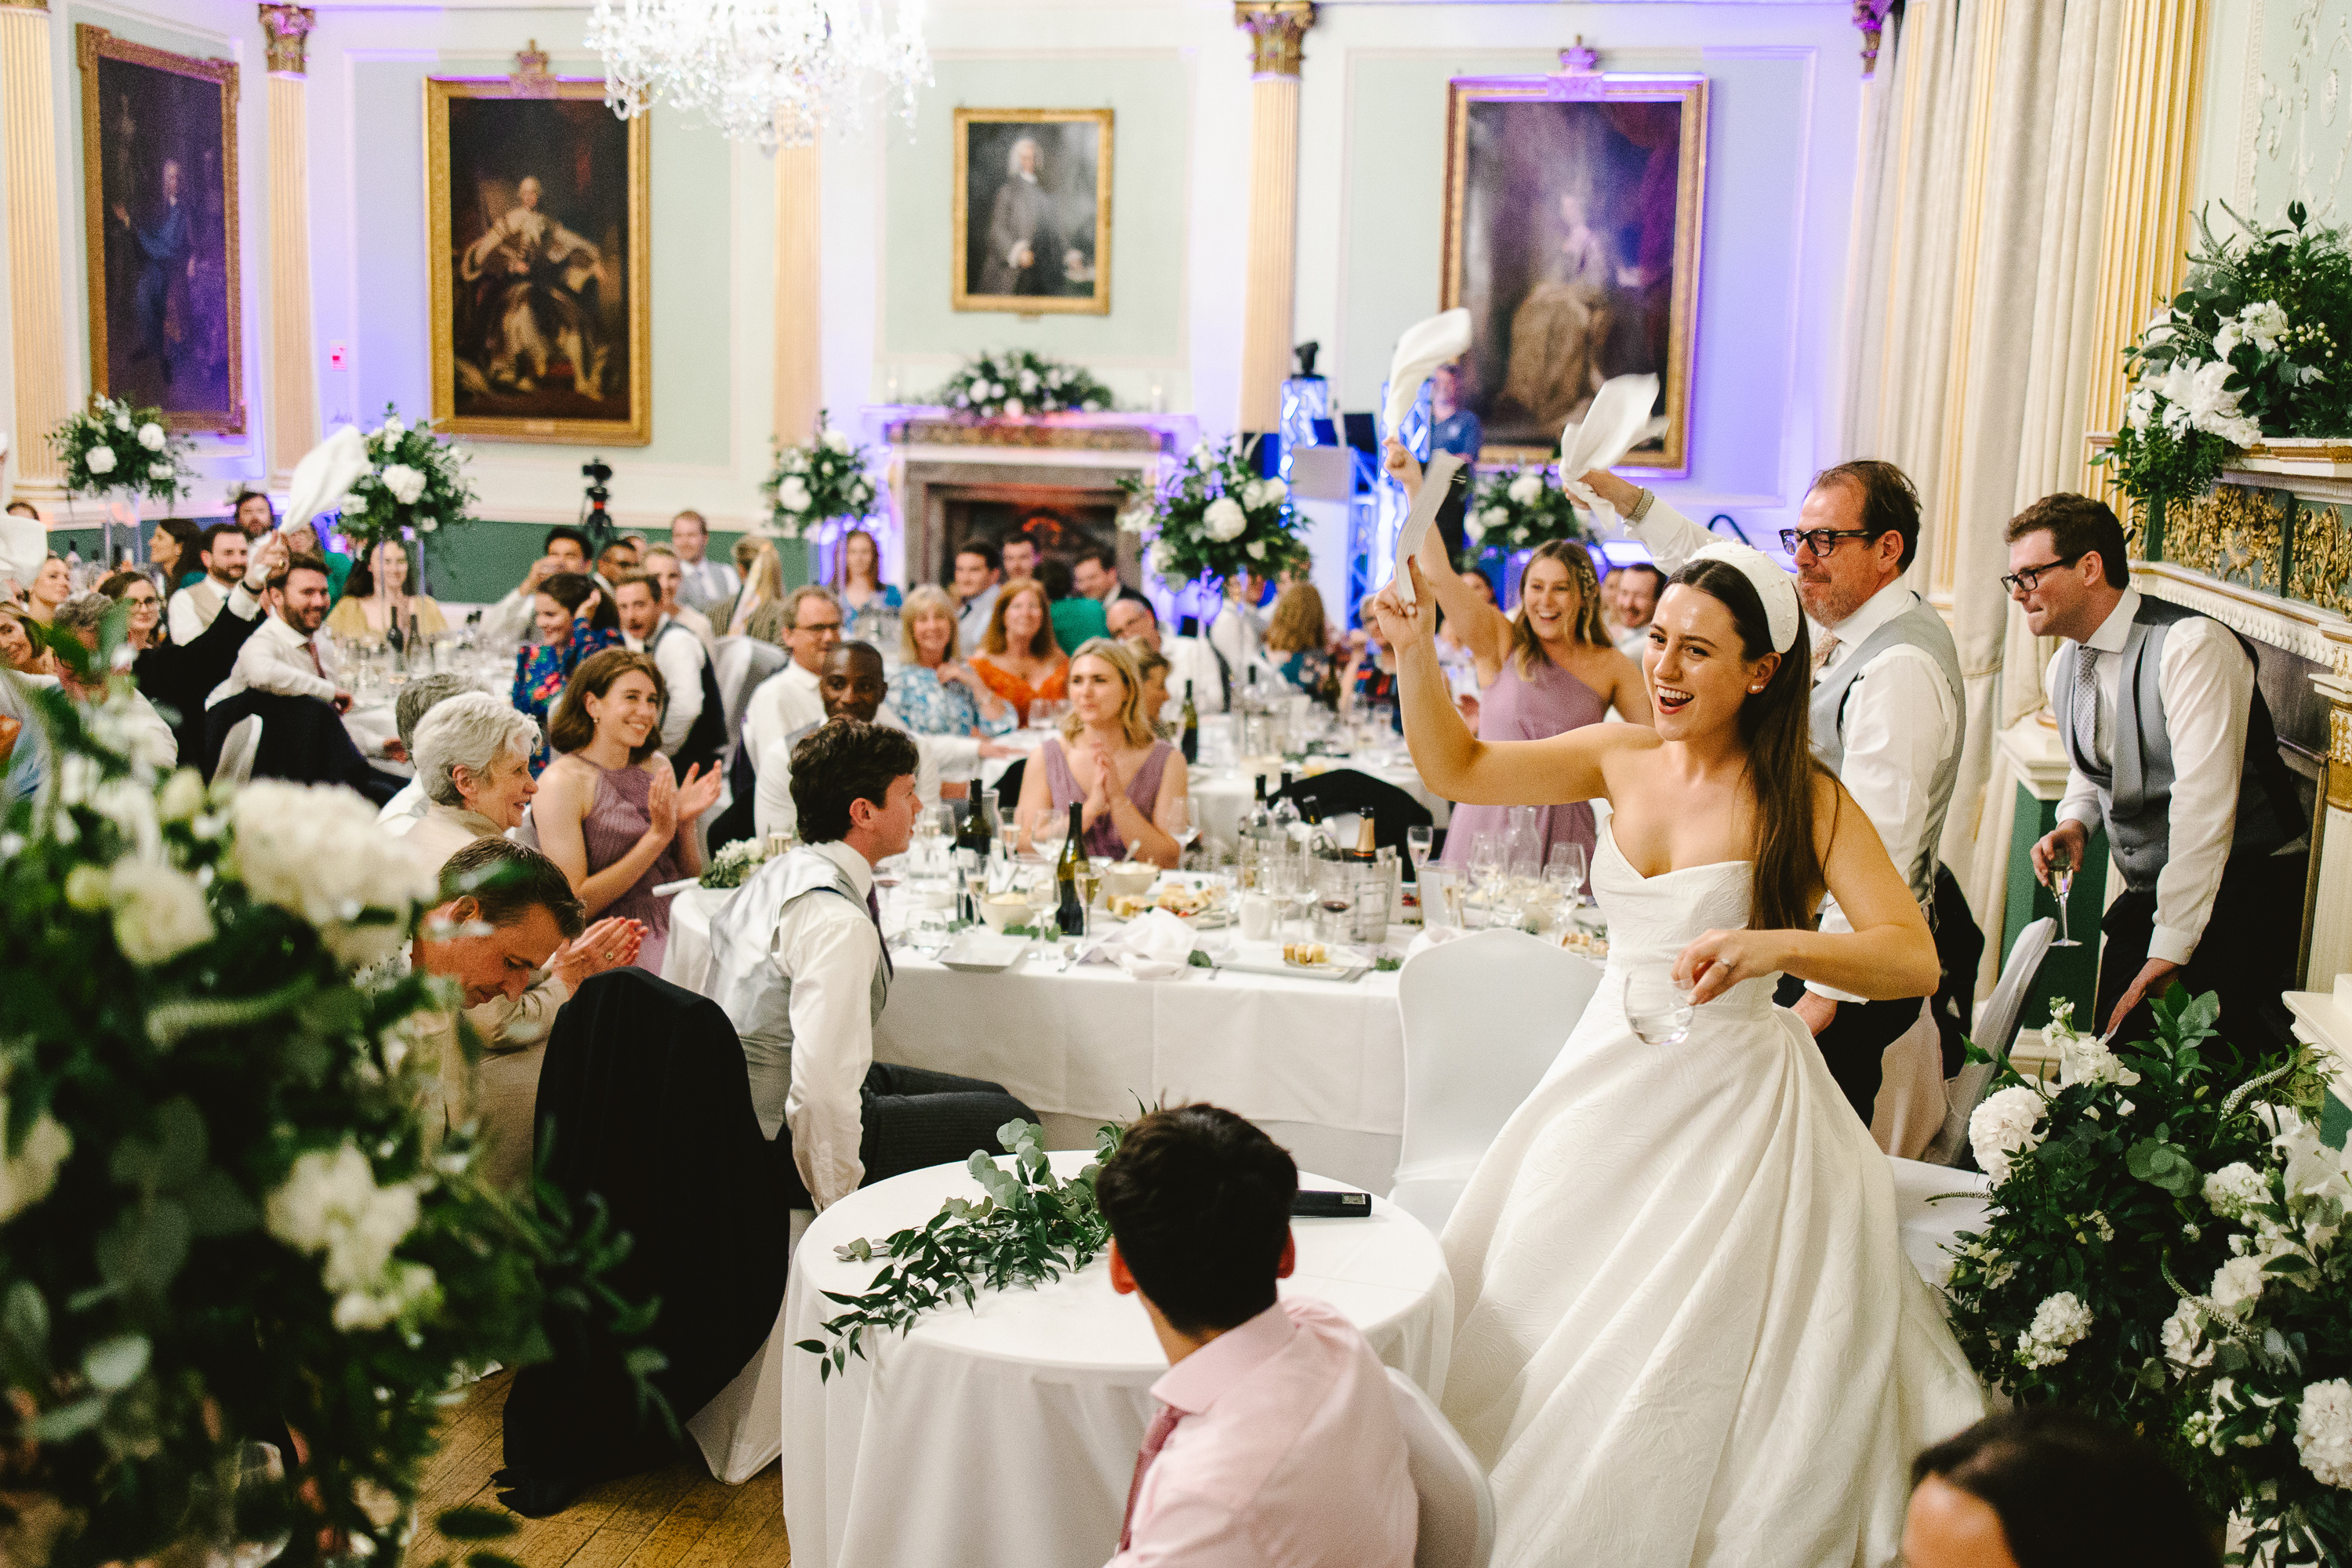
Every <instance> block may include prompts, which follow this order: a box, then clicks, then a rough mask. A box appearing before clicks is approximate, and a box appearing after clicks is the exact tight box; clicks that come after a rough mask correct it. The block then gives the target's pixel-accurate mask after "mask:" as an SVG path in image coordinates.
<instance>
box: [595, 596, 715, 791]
mask: <svg viewBox="0 0 2352 1568" xmlns="http://www.w3.org/2000/svg"><path fill="white" fill-rule="evenodd" d="M613 597H614V602H615V603H616V604H617V605H619V606H620V612H621V635H622V637H623V638H624V640H625V643H626V645H627V646H628V647H630V648H631V649H633V650H634V651H635V652H638V653H642V654H646V655H649V656H650V657H651V658H652V659H653V661H654V663H655V664H656V666H658V667H659V668H660V669H661V672H662V685H663V688H664V689H666V690H667V692H668V693H669V701H668V702H667V704H666V705H664V707H663V709H662V718H661V748H662V752H663V754H664V755H666V756H667V757H668V758H669V760H670V765H671V766H672V767H679V768H685V767H696V766H699V767H700V768H702V769H703V770H704V771H705V772H709V773H716V772H717V771H718V769H719V752H721V751H722V750H724V749H725V746H726V743H727V709H726V706H725V704H724V702H723V701H722V700H720V698H719V679H718V677H717V675H716V674H715V672H714V671H713V670H712V668H711V663H712V661H711V658H710V651H709V649H708V648H706V647H703V646H702V639H701V638H700V637H696V636H695V635H694V633H693V632H692V631H690V630H689V629H688V628H687V626H684V625H683V624H681V623H680V622H677V621H673V620H671V619H670V618H669V617H668V616H665V615H664V614H663V613H662V607H661V584H659V583H658V582H656V581H655V580H654V579H653V578H652V577H650V576H648V575H646V574H645V573H643V572H631V573H628V574H625V575H624V576H623V577H622V579H621V581H620V582H619V583H618V584H615V585H614V590H613Z"/></svg>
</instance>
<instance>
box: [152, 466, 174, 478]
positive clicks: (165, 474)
mask: <svg viewBox="0 0 2352 1568" xmlns="http://www.w3.org/2000/svg"><path fill="white" fill-rule="evenodd" d="M147 477H148V478H149V479H157V480H162V479H170V478H171V477H172V465H171V464H169V463H150V464H148V465H147Z"/></svg>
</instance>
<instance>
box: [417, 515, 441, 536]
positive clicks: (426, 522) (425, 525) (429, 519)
mask: <svg viewBox="0 0 2352 1568" xmlns="http://www.w3.org/2000/svg"><path fill="white" fill-rule="evenodd" d="M440 526H441V520H440V519H439V518H437V517H435V516H433V515H431V514H430V513H427V514H426V515H425V516H424V517H420V518H418V519H417V520H416V531H417V532H419V533H430V532H432V531H434V530H435V529H436V528H438V527H440Z"/></svg>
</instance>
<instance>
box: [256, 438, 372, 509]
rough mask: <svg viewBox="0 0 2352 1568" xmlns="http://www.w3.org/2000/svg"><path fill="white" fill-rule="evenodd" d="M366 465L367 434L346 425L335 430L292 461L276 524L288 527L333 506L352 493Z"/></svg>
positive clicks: (368, 465) (366, 469)
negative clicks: (283, 510) (282, 518)
mask: <svg viewBox="0 0 2352 1568" xmlns="http://www.w3.org/2000/svg"><path fill="white" fill-rule="evenodd" d="M370 467H371V465H370V464H369V462H368V451H367V438H366V437H363V436H362V435H361V434H360V433H359V432H358V431H357V430H354V429H353V428H352V426H348V425H346V426H343V427H342V428H341V429H340V430H337V431H336V432H335V433H334V434H333V435H331V436H329V437H327V438H326V439H325V440H323V441H321V442H320V443H319V444H318V445H317V446H315V447H311V448H310V450H309V451H307V452H305V453H303V454H302V460H301V461H300V462H299V463H297V464H295V465H294V482H293V484H292V485H291V486H290V487H289V493H288V495H287V498H286V517H285V521H282V522H280V523H279V524H278V527H279V528H281V529H286V528H292V527H294V526H296V525H297V524H299V523H305V522H308V521H310V520H311V519H312V518H314V517H316V516H318V515H319V514H320V512H322V511H332V510H335V508H336V504H337V503H338V502H340V501H341V500H342V499H343V498H344V497H345V496H347V495H349V494H351V493H352V486H353V485H355V484H357V483H359V482H360V480H361V479H362V478H364V477H365V476H366V474H367V471H368V469H369V468H370Z"/></svg>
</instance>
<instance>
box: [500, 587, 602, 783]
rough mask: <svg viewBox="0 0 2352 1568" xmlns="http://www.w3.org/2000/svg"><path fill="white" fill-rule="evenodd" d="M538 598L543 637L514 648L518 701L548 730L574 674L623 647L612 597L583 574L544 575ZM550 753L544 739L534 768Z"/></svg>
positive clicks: (537, 621)
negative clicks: (591, 660)
mask: <svg viewBox="0 0 2352 1568" xmlns="http://www.w3.org/2000/svg"><path fill="white" fill-rule="evenodd" d="M536 597H537V603H538V605H539V609H538V612H537V614H536V616H534V620H533V624H534V625H535V626H537V627H538V630H539V640H538V641H537V642H535V643H525V644H524V645H523V646H522V647H519V648H517V649H516V650H515V676H514V705H515V709H516V710H517V711H519V712H522V713H528V714H530V717H531V718H532V719H533V720H535V721H538V723H539V725H540V728H541V730H542V731H543V730H545V729H546V728H547V725H548V715H549V714H550V713H551V711H553V710H554V707H555V702H556V699H558V698H559V697H561V696H562V695H563V687H564V683H565V682H567V681H569V680H570V679H572V672H573V671H574V670H576V669H578V668H580V666H581V664H582V663H583V661H585V660H586V659H588V658H593V656H595V655H597V654H600V653H603V652H604V650H605V649H607V648H614V647H620V646H621V621H620V615H619V612H617V611H616V610H614V607H613V604H612V601H611V600H609V599H607V598H606V597H605V596H604V593H603V592H602V591H601V590H600V589H598V588H597V586H596V584H594V583H593V582H591V581H590V580H589V579H588V578H587V577H586V576H585V575H583V574H580V573H576V572H558V573H556V574H554V575H552V576H551V577H548V578H545V579H544V580H542V581H541V583H540V584H539V592H538V595H537V596H536ZM547 755H548V753H547V747H546V745H545V744H544V743H543V742H542V743H541V746H540V748H539V750H538V751H537V752H534V753H532V756H531V761H530V765H531V771H532V772H534V773H536V772H538V771H539V770H540V769H541V768H543V767H545V766H546V765H547Z"/></svg>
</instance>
